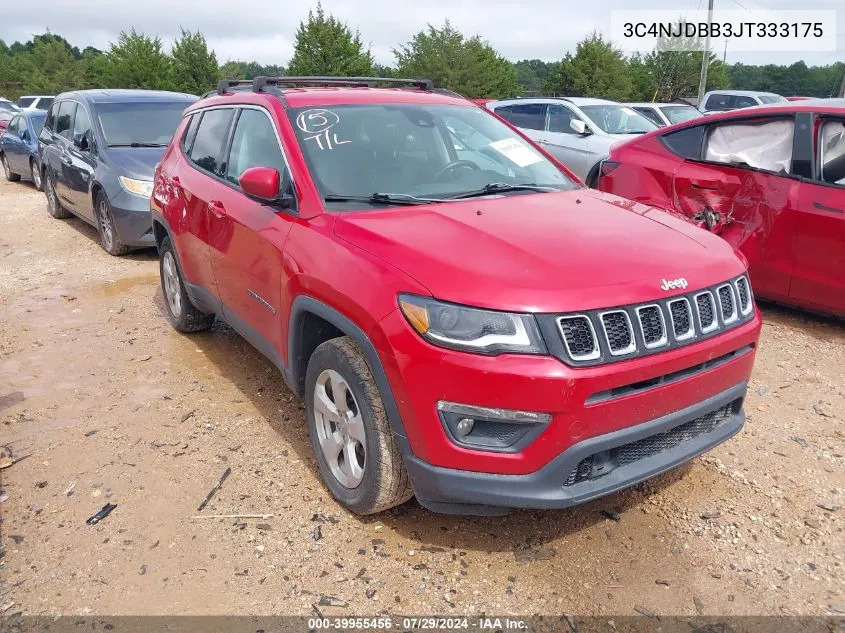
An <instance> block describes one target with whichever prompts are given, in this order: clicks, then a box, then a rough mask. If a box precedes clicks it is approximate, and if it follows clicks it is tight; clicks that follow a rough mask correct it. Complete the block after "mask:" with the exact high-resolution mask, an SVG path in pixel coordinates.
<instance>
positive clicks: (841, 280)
mask: <svg viewBox="0 0 845 633" xmlns="http://www.w3.org/2000/svg"><path fill="white" fill-rule="evenodd" d="M814 146H815V149H816V156H818V157H819V160H818V161H817V170H816V173H814V174H813V177H812V179H808V180H805V181H804V182H802V183H801V187H800V195H799V202H798V206H797V209H796V212H795V213H796V216H797V220H796V223H795V228H794V231H795V233H794V243H795V269H794V272H793V276H792V287H791V288H790V293H789V294H790V298H791V299H792V300H793V301H794V302H795V303H797V304H799V305H804V306H807V307H810V308H817V309H820V310H823V311H826V312H833V313H836V314H839V315H845V118H834V117H827V118H822V119H820V120H819V122H818V124H817V125H816V126H815V145H814Z"/></svg>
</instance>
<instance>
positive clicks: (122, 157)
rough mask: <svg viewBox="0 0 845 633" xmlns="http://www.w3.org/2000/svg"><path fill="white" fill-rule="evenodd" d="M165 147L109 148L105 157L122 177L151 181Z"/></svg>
mask: <svg viewBox="0 0 845 633" xmlns="http://www.w3.org/2000/svg"><path fill="white" fill-rule="evenodd" d="M166 149H167V148H166V147H109V148H107V149H106V155H107V156H108V157H109V158H110V159H111V160H112V161H113V162H114V164H115V166H116V167H118V168H119V169H120V170H121V171H122V172H123V173H124V175H126V176H128V177H129V178H137V179H138V180H152V179H153V172H154V171H155V166H156V163H157V162H158V161H159V160H161V157H162V156H163V155H164V151H165V150H166Z"/></svg>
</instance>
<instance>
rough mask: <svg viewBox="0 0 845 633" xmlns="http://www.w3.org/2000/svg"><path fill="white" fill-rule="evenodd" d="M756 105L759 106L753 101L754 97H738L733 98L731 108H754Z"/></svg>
mask: <svg viewBox="0 0 845 633" xmlns="http://www.w3.org/2000/svg"><path fill="white" fill-rule="evenodd" d="M756 105H759V104H758V103H757V100H756V99H754V97H743V96H739V97H736V98H734V104H733V106H734V107H735V108H750V107H752V106H756Z"/></svg>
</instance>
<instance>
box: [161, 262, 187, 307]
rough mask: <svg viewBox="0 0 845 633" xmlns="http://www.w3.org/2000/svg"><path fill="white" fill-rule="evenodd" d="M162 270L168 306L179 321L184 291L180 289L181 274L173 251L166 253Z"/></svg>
mask: <svg viewBox="0 0 845 633" xmlns="http://www.w3.org/2000/svg"><path fill="white" fill-rule="evenodd" d="M161 269H162V273H163V274H162V280H163V281H164V294H165V299H166V300H167V305H168V306H169V307H170V313H171V314H172V315H173V316H174V317H175V318H177V319H178V318H179V316H180V315H181V314H182V291H181V288H180V287H179V272H178V269H177V268H176V259H175V258H174V257H173V252H172V251H166V252H165V253H164V256H163V257H162V260H161Z"/></svg>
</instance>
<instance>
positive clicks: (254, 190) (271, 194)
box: [238, 167, 294, 209]
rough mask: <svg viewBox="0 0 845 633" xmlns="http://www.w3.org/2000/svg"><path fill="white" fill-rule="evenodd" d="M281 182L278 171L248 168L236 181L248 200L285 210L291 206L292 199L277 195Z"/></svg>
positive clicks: (288, 196) (289, 196)
mask: <svg viewBox="0 0 845 633" xmlns="http://www.w3.org/2000/svg"><path fill="white" fill-rule="evenodd" d="M281 181H282V178H281V176H280V175H279V172H278V170H276V169H273V168H272V167H250V168H249V169H247V170H245V171H244V173H242V174H241V177H240V178H239V179H238V182H239V184H240V186H241V189H242V190H243V192H244V193H245V194H246V195H248V196H249V197H250V198H254V199H255V200H257V201H259V202H265V203H268V204H275V205H277V206H280V207H282V208H284V209H287V208H290V207H292V206H293V201H294V198H293V196H292V195H290V194H280V193H279V188H280V187H281Z"/></svg>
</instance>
